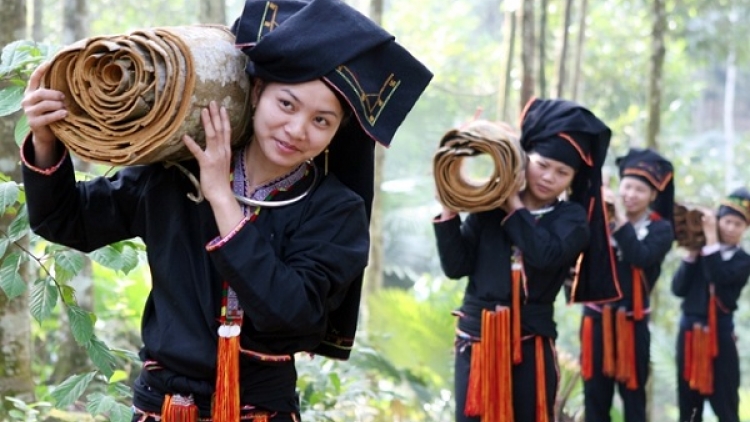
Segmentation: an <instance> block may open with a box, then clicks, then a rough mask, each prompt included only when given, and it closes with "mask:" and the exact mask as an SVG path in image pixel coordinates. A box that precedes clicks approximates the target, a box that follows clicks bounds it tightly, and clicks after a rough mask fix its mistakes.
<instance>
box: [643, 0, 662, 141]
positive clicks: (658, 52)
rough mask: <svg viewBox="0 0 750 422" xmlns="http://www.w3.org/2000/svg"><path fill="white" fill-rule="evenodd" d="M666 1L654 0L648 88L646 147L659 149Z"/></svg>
mask: <svg viewBox="0 0 750 422" xmlns="http://www.w3.org/2000/svg"><path fill="white" fill-rule="evenodd" d="M664 1H665V0H653V18H654V24H653V25H654V26H653V29H652V31H651V69H650V72H649V86H648V128H647V131H646V146H648V147H649V148H653V149H655V150H658V149H659V143H658V141H657V137H658V136H659V130H660V127H661V94H662V74H663V72H664V56H665V55H666V48H665V47H664V38H665V35H666V31H667V16H666V11H665V10H664Z"/></svg>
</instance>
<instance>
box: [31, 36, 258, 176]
mask: <svg viewBox="0 0 750 422" xmlns="http://www.w3.org/2000/svg"><path fill="white" fill-rule="evenodd" d="M246 60H247V59H246V56H245V55H244V54H243V53H242V52H241V51H239V50H238V49H237V48H235V47H234V35H233V34H232V33H231V32H230V31H229V28H227V27H225V26H220V25H191V26H176V27H160V28H149V29H140V30H136V31H133V32H131V33H129V34H125V35H113V36H99V37H92V38H87V39H83V40H80V41H78V42H76V43H74V44H72V45H70V46H68V47H66V48H64V49H63V50H61V51H60V52H58V53H57V54H56V55H55V57H54V58H53V59H52V64H51V67H50V70H49V71H48V72H47V74H46V75H45V80H44V85H45V86H46V87H49V88H51V89H55V90H59V91H62V92H63V93H64V94H65V103H66V108H67V110H68V116H67V117H66V118H65V119H64V120H61V121H58V122H56V123H54V124H52V125H51V129H52V131H53V132H54V133H55V135H56V136H57V137H58V138H59V139H60V141H61V142H62V143H63V144H65V145H66V146H67V147H68V149H70V150H71V151H72V152H73V153H74V154H76V155H77V156H79V157H80V158H81V159H83V160H86V161H92V162H100V163H105V164H113V165H134V164H146V163H152V162H159V161H180V160H183V159H187V158H190V157H191V156H192V155H191V154H190V151H188V149H187V148H186V147H185V146H184V144H183V142H182V136H183V135H185V134H188V135H190V136H192V137H193V139H195V140H196V141H197V142H198V143H199V144H201V145H204V143H205V136H204V133H203V126H202V124H201V119H200V111H201V109H202V108H204V107H206V106H207V105H208V103H209V102H210V101H212V100H214V101H216V102H218V103H219V104H220V105H222V106H224V107H225V108H226V109H227V111H228V113H229V118H230V123H231V126H232V143H233V144H234V145H237V144H238V143H240V142H242V141H243V140H245V139H246V138H247V136H248V135H249V132H250V131H251V129H252V128H251V125H250V122H251V115H250V80H249V78H248V76H247V75H246V74H245V64H246Z"/></svg>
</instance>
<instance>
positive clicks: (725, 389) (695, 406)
mask: <svg viewBox="0 0 750 422" xmlns="http://www.w3.org/2000/svg"><path fill="white" fill-rule="evenodd" d="M718 331H719V336H718V340H719V355H718V356H716V357H715V358H714V360H713V369H714V393H713V394H712V395H710V396H704V395H702V394H700V393H698V392H697V391H695V390H691V389H690V385H689V384H688V382H687V381H685V377H684V370H685V328H681V329H680V333H679V335H678V336H677V398H678V403H679V407H680V422H702V421H703V404H704V403H705V401H706V400H708V402H709V403H710V404H711V408H712V409H713V411H714V413H715V414H716V416H717V417H718V418H719V422H739V420H740V418H739V406H740V396H739V392H738V390H739V388H740V362H739V357H738V354H737V345H736V342H735V338H734V333H733V331H731V330H718Z"/></svg>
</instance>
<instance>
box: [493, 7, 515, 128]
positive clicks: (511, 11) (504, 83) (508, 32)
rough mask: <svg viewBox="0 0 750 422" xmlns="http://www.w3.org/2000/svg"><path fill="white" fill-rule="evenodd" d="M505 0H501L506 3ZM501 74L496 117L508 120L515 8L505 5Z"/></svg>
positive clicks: (513, 53)
mask: <svg viewBox="0 0 750 422" xmlns="http://www.w3.org/2000/svg"><path fill="white" fill-rule="evenodd" d="M507 3H508V2H507V1H502V4H503V5H507ZM503 15H504V21H503V66H502V69H503V75H502V78H501V79H500V89H499V90H498V92H499V93H500V95H499V104H498V108H497V109H498V114H499V115H498V119H499V120H501V121H504V122H507V121H508V113H509V110H508V104H510V85H511V78H510V77H511V73H512V71H513V58H514V57H515V45H516V19H517V18H516V9H515V8H512V7H507V6H506V7H505V11H504V13H503Z"/></svg>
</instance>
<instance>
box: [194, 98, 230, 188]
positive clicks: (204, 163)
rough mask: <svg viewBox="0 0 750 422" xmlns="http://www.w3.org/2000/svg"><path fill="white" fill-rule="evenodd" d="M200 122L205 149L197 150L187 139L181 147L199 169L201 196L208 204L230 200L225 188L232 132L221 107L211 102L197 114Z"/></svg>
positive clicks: (228, 170) (227, 185) (224, 111)
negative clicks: (223, 199) (185, 147)
mask: <svg viewBox="0 0 750 422" xmlns="http://www.w3.org/2000/svg"><path fill="white" fill-rule="evenodd" d="M201 122H202V123H203V130H204V132H205V135H206V148H205V149H201V147H200V146H199V145H198V144H197V143H196V142H195V140H194V139H193V138H192V137H190V136H189V135H185V136H183V137H182V140H183V142H184V143H185V146H187V148H188V150H190V152H191V153H192V154H193V156H194V157H195V159H196V160H197V161H198V165H199V166H200V171H201V174H200V183H201V190H202V191H203V196H205V198H206V200H207V201H208V202H214V201H217V200H220V199H222V198H231V197H233V196H234V195H233V193H232V187H231V186H230V184H229V173H230V170H231V166H232V146H231V139H232V128H231V125H230V124H229V115H228V113H227V110H226V109H225V108H224V107H219V106H218V105H217V104H216V102H214V101H211V103H210V104H209V105H208V107H207V108H204V109H203V110H201Z"/></svg>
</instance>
